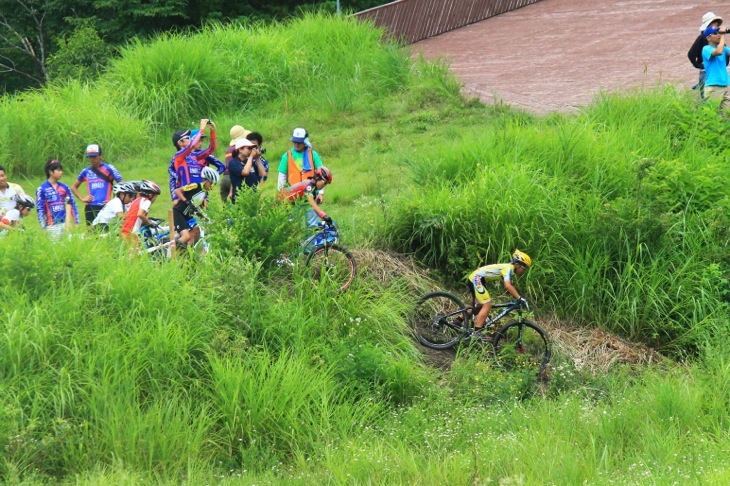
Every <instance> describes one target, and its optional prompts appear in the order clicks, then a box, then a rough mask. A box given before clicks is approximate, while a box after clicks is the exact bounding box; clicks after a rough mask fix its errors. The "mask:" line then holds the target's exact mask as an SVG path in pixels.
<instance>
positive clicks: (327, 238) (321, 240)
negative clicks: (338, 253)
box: [301, 221, 340, 253]
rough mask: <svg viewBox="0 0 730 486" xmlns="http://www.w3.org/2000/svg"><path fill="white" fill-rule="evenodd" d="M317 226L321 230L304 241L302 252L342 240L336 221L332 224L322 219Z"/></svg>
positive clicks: (308, 251)
mask: <svg viewBox="0 0 730 486" xmlns="http://www.w3.org/2000/svg"><path fill="white" fill-rule="evenodd" d="M317 228H318V229H319V230H318V231H317V232H316V233H314V234H312V235H311V236H309V237H308V238H307V239H305V240H304V241H303V242H302V244H301V246H302V253H310V252H312V251H314V250H315V249H316V248H319V247H320V246H332V245H335V244H337V243H338V242H339V241H340V232H339V231H338V230H337V225H336V224H335V222H334V221H333V222H332V223H331V224H330V223H327V222H326V221H320V222H319V223H317Z"/></svg>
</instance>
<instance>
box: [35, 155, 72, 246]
mask: <svg viewBox="0 0 730 486" xmlns="http://www.w3.org/2000/svg"><path fill="white" fill-rule="evenodd" d="M45 173H46V177H47V178H48V180H46V182H44V183H43V184H41V185H40V186H39V187H38V189H37V190H36V193H35V195H36V209H37V211H38V222H39V223H40V224H41V228H43V229H45V230H48V231H49V232H50V233H51V234H53V235H54V236H58V235H60V234H61V232H62V231H63V230H64V228H66V227H68V226H70V225H71V222H72V221H73V223H74V224H79V210H78V208H77V207H76V201H74V196H73V193H72V192H71V189H70V188H69V187H68V186H67V185H66V184H64V183H63V182H61V177H63V166H62V165H61V163H60V162H59V161H58V160H55V159H51V160H49V161H48V162H46V166H45Z"/></svg>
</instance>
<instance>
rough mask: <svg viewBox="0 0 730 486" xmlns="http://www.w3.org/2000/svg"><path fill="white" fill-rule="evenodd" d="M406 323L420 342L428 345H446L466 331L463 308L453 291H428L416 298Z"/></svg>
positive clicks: (457, 340) (435, 346)
mask: <svg viewBox="0 0 730 486" xmlns="http://www.w3.org/2000/svg"><path fill="white" fill-rule="evenodd" d="M410 324H411V329H413V333H414V334H415V335H416V338H417V339H418V341H419V342H420V343H421V344H423V345H424V346H426V347H429V348H432V349H447V348H450V347H452V346H454V345H455V344H456V343H458V342H459V339H461V337H462V336H463V335H464V334H465V333H466V326H467V315H466V308H465V306H464V303H463V302H462V301H461V300H460V299H459V298H458V297H456V296H455V295H453V294H450V293H448V292H432V293H430V294H426V295H424V296H423V297H421V298H420V299H418V303H417V304H416V310H415V312H414V313H413V315H412V316H411V322H410Z"/></svg>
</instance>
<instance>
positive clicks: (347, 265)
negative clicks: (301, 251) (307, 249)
mask: <svg viewBox="0 0 730 486" xmlns="http://www.w3.org/2000/svg"><path fill="white" fill-rule="evenodd" d="M307 267H308V271H309V276H310V278H311V279H312V280H314V281H315V282H317V283H319V282H325V281H329V282H332V283H333V284H334V285H336V286H337V288H338V289H339V290H340V292H342V291H344V290H346V289H347V288H348V287H349V286H350V285H351V284H352V282H353V280H355V275H357V264H356V263H355V258H354V257H353V256H352V255H351V254H350V252H349V251H347V250H346V249H344V248H342V247H341V246H339V245H325V246H320V247H317V248H315V249H314V250H313V251H312V253H310V254H309V257H307Z"/></svg>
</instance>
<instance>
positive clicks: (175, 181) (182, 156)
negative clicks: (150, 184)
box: [168, 118, 215, 205]
mask: <svg viewBox="0 0 730 486" xmlns="http://www.w3.org/2000/svg"><path fill="white" fill-rule="evenodd" d="M206 126H210V134H211V135H210V143H211V145H212V146H213V147H214V148H215V124H214V123H213V122H212V121H210V120H208V119H207V118H203V119H201V120H200V128H199V129H198V132H197V133H196V134H195V136H194V137H192V138H191V136H190V135H191V133H192V132H191V131H190V130H185V131H182V130H180V131H177V132H175V133H173V134H172V144H173V145H174V146H175V149H176V150H177V152H175V155H173V157H172V160H171V161H170V167H169V168H168V172H169V175H170V197H171V198H172V201H173V205H174V204H176V203H177V196H175V189H177V188H178V187H182V186H186V185H188V184H190V183H194V182H201V181H202V179H201V177H200V175H201V172H202V170H203V164H201V163H200V160H198V158H197V157H196V156H195V155H193V152H194V151H195V147H196V146H197V145H198V143H199V142H200V137H202V136H203V134H204V130H205V127H206ZM209 148H210V147H209Z"/></svg>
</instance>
